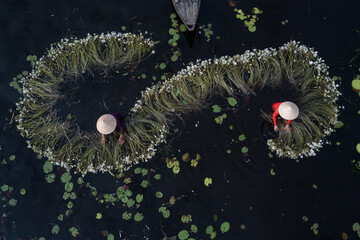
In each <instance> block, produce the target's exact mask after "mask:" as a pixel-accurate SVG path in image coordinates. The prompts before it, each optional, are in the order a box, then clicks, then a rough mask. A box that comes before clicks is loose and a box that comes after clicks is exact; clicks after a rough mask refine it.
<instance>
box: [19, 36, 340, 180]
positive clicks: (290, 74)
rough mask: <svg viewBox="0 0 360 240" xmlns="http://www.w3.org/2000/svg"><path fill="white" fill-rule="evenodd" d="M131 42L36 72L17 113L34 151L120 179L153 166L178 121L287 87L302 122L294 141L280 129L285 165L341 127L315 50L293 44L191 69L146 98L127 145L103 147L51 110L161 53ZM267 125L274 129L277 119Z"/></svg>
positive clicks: (78, 53) (76, 53) (64, 54)
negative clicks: (72, 93)
mask: <svg viewBox="0 0 360 240" xmlns="http://www.w3.org/2000/svg"><path fill="white" fill-rule="evenodd" d="M128 36H129V38H131V39H132V40H131V41H130V40H128V39H126V41H122V40H123V39H121V38H119V39H116V40H114V39H111V41H110V40H109V39H106V38H105V40H104V39H101V38H96V39H95V38H94V39H93V38H91V39H90V40H88V41H86V43H84V45H81V44H80V45H79V46H77V47H75V48H72V47H69V49H67V48H60V47H59V46H57V47H56V49H57V51H60V53H59V54H58V55H57V56H55V57H53V58H54V59H52V54H50V57H45V58H43V60H40V61H43V62H40V63H39V64H37V65H36V66H35V70H34V71H35V74H30V77H29V78H26V79H24V89H25V90H24V96H25V97H24V100H22V101H21V102H20V103H19V105H18V106H19V107H18V109H19V111H20V115H19V119H18V122H19V125H18V128H19V129H20V130H21V131H22V134H23V135H24V136H26V137H28V138H29V139H30V141H29V146H30V147H32V148H33V149H34V150H35V151H36V152H39V153H41V154H43V155H45V156H47V157H48V158H49V159H50V160H51V161H53V162H54V163H55V164H58V165H61V166H64V167H66V168H72V167H75V168H76V171H77V172H81V173H82V174H83V175H84V174H86V173H87V172H97V171H102V172H105V171H107V172H110V173H111V174H114V171H124V170H127V169H128V168H129V167H131V166H132V165H133V164H136V163H138V162H140V161H147V160H149V159H150V158H151V157H152V156H154V155H155V153H156V147H157V146H158V145H159V144H160V143H162V142H165V141H166V137H167V134H168V132H169V131H168V129H169V127H170V126H171V124H172V122H173V120H174V119H176V118H178V117H180V115H181V114H187V113H190V112H192V111H200V110H201V109H203V108H205V107H207V104H205V102H207V101H208V100H209V99H210V98H211V97H212V96H214V95H222V96H234V95H235V94H238V93H240V94H242V95H249V94H254V95H255V94H256V92H257V91H260V90H261V89H263V88H264V87H265V86H269V87H271V88H279V87H281V86H283V85H284V84H288V85H289V86H291V88H292V90H293V91H296V92H297V93H298V98H297V100H296V102H295V103H296V104H297V105H298V107H299V110H300V115H299V117H298V118H297V119H296V120H295V121H293V122H292V131H291V132H290V133H287V132H285V131H284V125H283V124H282V123H279V128H280V134H279V137H278V138H276V139H272V140H268V145H269V147H270V150H271V151H276V153H277V155H278V156H279V157H290V158H298V157H302V156H312V155H314V154H315V151H317V150H318V149H319V148H320V147H321V146H322V143H323V140H324V138H325V136H326V135H329V134H330V133H331V132H332V131H333V129H332V125H333V124H335V123H336V122H337V112H338V106H337V105H336V100H337V99H338V96H339V95H340V93H339V92H338V90H337V86H338V85H337V84H335V82H334V81H333V80H332V79H330V78H329V77H328V72H327V66H326V65H325V64H324V63H323V60H322V59H321V58H319V57H318V56H317V52H314V50H313V49H309V48H307V47H305V46H299V45H298V43H296V42H289V43H287V44H285V45H284V46H282V47H280V48H279V49H278V50H276V49H272V48H270V49H265V50H253V51H246V52H245V53H244V54H242V55H235V56H233V57H228V56H225V57H221V58H215V59H209V60H204V61H200V60H198V61H197V62H196V63H195V64H194V63H190V64H189V65H188V67H187V68H186V69H183V70H181V71H179V72H178V73H177V74H175V75H174V76H172V77H171V78H170V79H167V80H165V81H164V82H159V83H158V84H156V85H153V86H152V87H151V88H147V89H146V90H145V91H142V97H141V99H140V100H138V101H137V103H136V104H135V106H134V107H133V108H132V109H131V114H130V116H129V117H128V118H127V119H126V122H125V127H126V129H127V131H126V133H125V138H126V142H125V144H124V145H120V144H118V143H117V139H118V137H119V133H116V134H112V136H111V140H110V141H109V144H105V145H104V144H101V143H100V141H99V137H98V134H97V133H95V132H92V133H88V132H82V131H81V130H80V129H79V128H78V127H77V125H76V124H71V123H70V122H60V121H59V120H58V118H57V117H56V112H54V111H52V110H51V109H52V106H53V105H54V104H55V102H56V100H57V99H58V98H59V96H60V93H59V92H58V88H57V87H58V84H59V83H60V82H61V81H64V79H68V78H69V76H73V79H76V77H78V76H80V75H81V74H82V73H84V72H86V71H88V72H90V71H91V70H93V69H104V71H105V72H106V71H110V70H111V69H115V68H118V67H121V66H122V65H123V64H134V65H136V64H138V63H139V62H140V61H141V60H142V58H143V57H144V55H145V54H146V53H147V52H149V51H150V50H151V48H152V46H153V45H154V43H153V42H151V41H150V40H148V39H144V38H142V36H136V35H131V34H129V35H128ZM78 41H79V40H78ZM80 41H81V40H80ZM124 42H126V43H124ZM102 47H103V48H102ZM59 48H60V49H61V50H59ZM102 49H104V50H102ZM58 58H59V59H58ZM44 59H45V60H44ZM44 63H46V64H44ZM34 71H33V72H34ZM37 71H39V72H40V73H37ZM27 89H28V90H27ZM263 117H264V118H265V119H267V120H268V121H270V122H272V116H271V113H268V114H263Z"/></svg>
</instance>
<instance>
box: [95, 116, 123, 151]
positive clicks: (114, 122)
mask: <svg viewBox="0 0 360 240" xmlns="http://www.w3.org/2000/svg"><path fill="white" fill-rule="evenodd" d="M116 127H119V128H120V137H119V143H120V144H121V145H123V144H124V142H125V141H124V126H123V124H122V123H121V121H120V116H119V115H117V114H115V113H110V114H104V115H102V116H101V117H100V118H99V119H98V120H97V122H96V128H97V130H98V131H99V132H100V133H101V142H102V143H105V142H106V138H105V135H107V134H110V133H112V132H113V131H114V130H115V129H116Z"/></svg>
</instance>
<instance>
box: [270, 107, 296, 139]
mask: <svg viewBox="0 0 360 240" xmlns="http://www.w3.org/2000/svg"><path fill="white" fill-rule="evenodd" d="M272 108H273V110H275V111H274V113H273V121H274V131H276V132H277V131H279V128H278V126H277V124H276V116H277V115H280V116H281V117H282V118H284V119H286V120H287V123H286V126H285V130H286V131H287V132H290V122H291V120H294V119H295V118H297V117H298V116H299V108H298V107H297V106H296V104H295V103H292V102H289V101H286V102H277V103H274V104H273V105H272Z"/></svg>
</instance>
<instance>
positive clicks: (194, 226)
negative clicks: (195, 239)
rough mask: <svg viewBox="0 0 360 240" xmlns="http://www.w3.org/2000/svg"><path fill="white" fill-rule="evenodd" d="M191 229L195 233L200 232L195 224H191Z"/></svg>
mask: <svg viewBox="0 0 360 240" xmlns="http://www.w3.org/2000/svg"><path fill="white" fill-rule="evenodd" d="M190 229H191V231H192V232H193V233H197V232H198V227H197V226H196V225H195V224H191V226H190Z"/></svg>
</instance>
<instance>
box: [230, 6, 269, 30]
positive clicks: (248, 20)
mask: <svg viewBox="0 0 360 240" xmlns="http://www.w3.org/2000/svg"><path fill="white" fill-rule="evenodd" d="M234 11H235V12H236V18H238V19H240V20H241V21H244V26H245V27H247V29H248V30H249V31H250V32H255V31H256V26H255V23H256V21H258V20H259V17H258V15H259V14H262V13H263V10H260V9H258V8H257V7H254V8H253V9H252V10H251V14H247V13H245V12H244V11H243V10H241V9H237V8H235V9H234Z"/></svg>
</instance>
